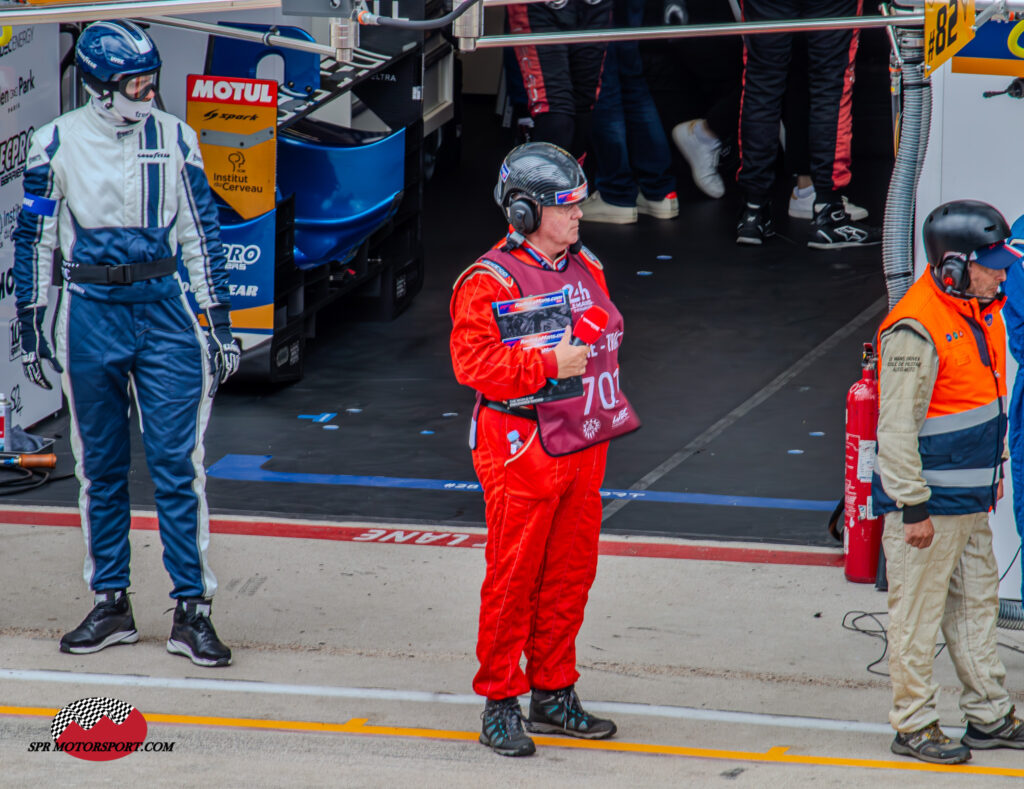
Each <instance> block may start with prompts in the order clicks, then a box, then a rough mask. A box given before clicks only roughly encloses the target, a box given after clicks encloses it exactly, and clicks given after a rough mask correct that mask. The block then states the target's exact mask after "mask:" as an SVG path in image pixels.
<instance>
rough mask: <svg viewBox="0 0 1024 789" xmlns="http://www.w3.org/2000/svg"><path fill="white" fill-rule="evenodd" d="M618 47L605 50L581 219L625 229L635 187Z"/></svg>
mask: <svg viewBox="0 0 1024 789" xmlns="http://www.w3.org/2000/svg"><path fill="white" fill-rule="evenodd" d="M619 48H620V47H619V45H618V44H612V45H611V46H610V47H608V53H607V55H606V56H605V62H604V70H603V72H602V76H601V93H600V96H598V99H597V104H596V105H595V107H594V114H593V119H592V121H593V122H592V125H591V135H590V137H591V150H592V152H593V154H594V190H593V192H592V193H591V195H590V196H589V197H588V198H587V199H586V201H584V203H583V205H582V206H581V208H582V209H583V219H584V220H585V221H587V222H608V223H611V224H617V225H628V224H633V223H635V222H636V217H637V210H636V198H637V192H638V189H637V183H636V178H635V177H634V175H633V166H632V164H631V163H630V159H629V145H628V141H627V130H626V127H627V121H626V114H625V111H624V108H623V104H622V90H621V87H620V81H619V58H618V54H619Z"/></svg>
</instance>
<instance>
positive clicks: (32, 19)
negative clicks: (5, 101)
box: [0, 0, 281, 25]
mask: <svg viewBox="0 0 1024 789" xmlns="http://www.w3.org/2000/svg"><path fill="white" fill-rule="evenodd" d="M280 7H281V0H124V2H117V0H110V1H109V2H102V3H67V4H62V5H47V6H36V5H21V4H17V5H15V4H10V5H7V4H5V5H0V24H4V25H30V24H44V23H47V22H91V21H92V20H94V19H121V18H123V17H133V16H147V15H149V14H157V15H159V14H209V13H217V12H221V13H222V12H225V11H246V10H249V9H253V8H280Z"/></svg>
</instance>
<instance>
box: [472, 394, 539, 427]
mask: <svg viewBox="0 0 1024 789" xmlns="http://www.w3.org/2000/svg"><path fill="white" fill-rule="evenodd" d="M483 404H484V405H485V406H487V407H488V408H490V409H493V410H494V411H499V412H500V413H502V414H511V415H512V416H521V417H523V418H524V419H529V420H531V421H533V422H536V421H537V411H536V409H533V408H525V407H523V406H516V407H515V408H509V407H508V406H507V405H505V404H504V403H503V402H501V401H500V400H486V399H485V400H484V401H483Z"/></svg>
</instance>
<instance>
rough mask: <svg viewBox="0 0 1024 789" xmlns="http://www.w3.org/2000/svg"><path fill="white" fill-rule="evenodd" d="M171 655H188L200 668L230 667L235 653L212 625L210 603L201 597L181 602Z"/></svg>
mask: <svg viewBox="0 0 1024 789" xmlns="http://www.w3.org/2000/svg"><path fill="white" fill-rule="evenodd" d="M167 651H168V652H170V653H171V654H172V655H184V656H185V657H187V658H188V659H189V660H191V661H192V662H193V663H195V664H196V665H197V666H227V665H229V664H230V663H231V650H230V649H228V648H227V647H226V646H224V644H223V643H222V642H221V640H220V639H219V638H218V637H217V631H216V630H214V629H213V622H211V621H210V601H209V600H204V599H203V598H201V597H197V598H183V599H181V600H178V604H177V605H176V606H175V608H174V624H173V625H172V627H171V637H170V638H169V639H168V640H167Z"/></svg>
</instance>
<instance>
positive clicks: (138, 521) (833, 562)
mask: <svg viewBox="0 0 1024 789" xmlns="http://www.w3.org/2000/svg"><path fill="white" fill-rule="evenodd" d="M3 523H6V524H17V525H23V526H61V527H72V528H80V527H81V521H80V520H79V517H78V513H77V512H44V511H35V510H0V524H3ZM132 528H133V529H136V530H139V531H155V530H156V529H157V519H156V516H155V515H134V516H132ZM210 531H211V532H212V533H214V534H239V535H246V536H251V537H285V538H290V539H299V540H336V541H338V542H367V543H394V544H396V545H420V546H424V545H427V546H433V547H435V548H483V547H484V545H486V543H487V535H485V534H473V533H470V532H454V531H431V530H424V529H392V528H371V527H366V526H324V525H320V524H314V523H294V522H287V521H270V520H266V521H250V520H235V519H231V518H211V519H210ZM598 552H599V553H600V554H601V555H602V556H635V557H638V558H646V559H691V560H698V561H714V562H742V563H748V564H789V565H804V566H813V567H841V566H842V565H843V557H842V554H839V553H833V552H829V551H792V550H784V549H779V548H747V547H734V546H729V545H687V544H673V543H656V542H634V541H628V542H620V541H615V540H602V541H601V544H600V548H599V549H598Z"/></svg>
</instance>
